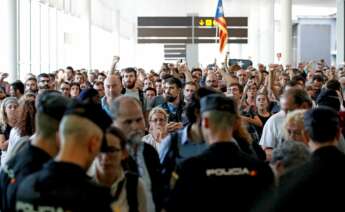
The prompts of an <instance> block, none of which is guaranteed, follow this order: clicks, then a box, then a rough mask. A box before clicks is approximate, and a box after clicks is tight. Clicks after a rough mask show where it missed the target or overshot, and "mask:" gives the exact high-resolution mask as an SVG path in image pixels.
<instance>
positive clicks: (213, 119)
mask: <svg viewBox="0 0 345 212" xmlns="http://www.w3.org/2000/svg"><path fill="white" fill-rule="evenodd" d="M200 110H201V126H202V134H203V136H204V139H205V141H207V142H208V143H209V144H210V146H209V147H208V149H207V150H206V151H205V152H203V153H202V154H200V155H198V156H196V157H192V158H190V159H187V160H186V161H184V162H183V163H182V164H181V168H180V170H178V171H177V175H178V180H177V182H176V186H175V188H174V190H173V194H172V196H171V199H170V204H169V208H168V210H169V211H248V210H249V209H250V208H251V206H252V205H253V204H254V202H255V200H256V199H257V198H258V197H259V195H260V193H262V192H264V191H265V190H266V189H268V188H270V186H271V185H273V179H274V177H273V173H272V171H271V169H270V168H269V166H268V165H266V164H264V163H263V162H260V161H257V160H255V159H253V158H251V157H250V156H248V155H246V154H245V153H243V152H241V151H240V149H239V148H238V146H237V145H236V143H235V142H234V140H233V136H232V131H233V128H234V125H236V124H241V123H240V118H239V117H240V116H239V114H238V111H237V106H236V103H235V101H234V100H233V99H231V98H228V97H225V96H223V95H221V94H212V95H209V96H206V97H203V98H202V99H201V109H200Z"/></svg>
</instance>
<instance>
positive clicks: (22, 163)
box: [0, 91, 70, 211]
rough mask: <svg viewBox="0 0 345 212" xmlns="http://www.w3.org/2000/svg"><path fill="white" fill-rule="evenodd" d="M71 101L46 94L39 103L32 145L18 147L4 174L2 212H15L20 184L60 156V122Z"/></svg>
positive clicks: (0, 174)
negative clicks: (57, 135)
mask: <svg viewBox="0 0 345 212" xmlns="http://www.w3.org/2000/svg"><path fill="white" fill-rule="evenodd" d="M69 102H70V100H69V99H68V98H66V97H63V96H62V95H61V94H60V93H59V92H56V91H45V92H44V93H42V94H40V95H39V96H38V98H37V101H36V108H37V110H38V113H36V118H35V126H36V132H35V136H34V137H33V139H32V140H30V141H23V140H20V141H23V142H20V143H18V144H16V149H20V150H18V153H17V154H16V155H15V156H14V157H13V158H12V159H10V160H9V162H7V164H6V165H4V167H3V169H2V171H1V172H0V195H1V199H0V206H1V210H2V211H14V210H15V198H16V191H17V187H18V185H19V183H20V182H21V181H22V180H23V179H24V178H25V177H26V176H28V175H29V174H32V173H34V172H36V171H38V170H40V169H41V168H42V166H43V164H44V163H46V162H47V161H48V160H49V159H51V158H52V157H53V156H55V155H56V153H57V151H58V145H57V141H56V133H57V131H58V127H59V122H60V120H61V119H62V116H63V114H64V113H65V110H66V107H67V106H68V104H69Z"/></svg>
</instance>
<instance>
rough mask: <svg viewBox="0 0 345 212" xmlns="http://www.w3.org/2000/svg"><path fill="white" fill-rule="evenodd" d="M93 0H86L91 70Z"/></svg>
mask: <svg viewBox="0 0 345 212" xmlns="http://www.w3.org/2000/svg"><path fill="white" fill-rule="evenodd" d="M91 1H92V0H87V2H86V11H87V32H88V51H89V55H88V60H89V70H91V69H92V7H91Z"/></svg>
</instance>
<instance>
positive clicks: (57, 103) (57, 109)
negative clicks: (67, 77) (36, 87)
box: [36, 90, 72, 121]
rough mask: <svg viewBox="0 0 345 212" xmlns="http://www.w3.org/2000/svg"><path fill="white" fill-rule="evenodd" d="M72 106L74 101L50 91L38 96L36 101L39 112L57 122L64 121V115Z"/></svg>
mask: <svg viewBox="0 0 345 212" xmlns="http://www.w3.org/2000/svg"><path fill="white" fill-rule="evenodd" d="M71 104H72V100H70V99H69V98H67V97H65V96H63V95H62V94H61V93H60V92H57V91H49V90H46V91H44V92H43V93H42V94H40V95H38V97H37V100H36V108H37V111H38V112H40V113H44V114H46V115H47V116H49V117H52V118H54V119H56V120H57V121H60V120H61V119H62V117H63V115H64V113H65V112H66V110H67V108H68V107H69V106H71Z"/></svg>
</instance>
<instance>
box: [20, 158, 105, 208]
mask: <svg viewBox="0 0 345 212" xmlns="http://www.w3.org/2000/svg"><path fill="white" fill-rule="evenodd" d="M111 202H112V197H111V195H110V190H109V188H106V187H103V186H100V185H98V184H96V183H95V182H93V181H92V180H91V178H89V177H88V176H87V175H86V174H85V170H84V169H82V168H81V167H80V166H78V165H75V164H72V163H65V162H55V161H50V162H48V163H47V164H45V165H44V167H43V169H42V170H41V171H39V172H36V173H34V174H32V175H30V176H28V177H27V178H25V179H24V180H23V182H22V183H21V184H20V185H19V188H18V192H17V200H16V211H24V208H26V209H27V208H33V209H34V210H35V211H40V209H42V208H44V207H46V208H48V209H45V211H73V212H77V211H80V212H82V211H90V212H91V211H111Z"/></svg>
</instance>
